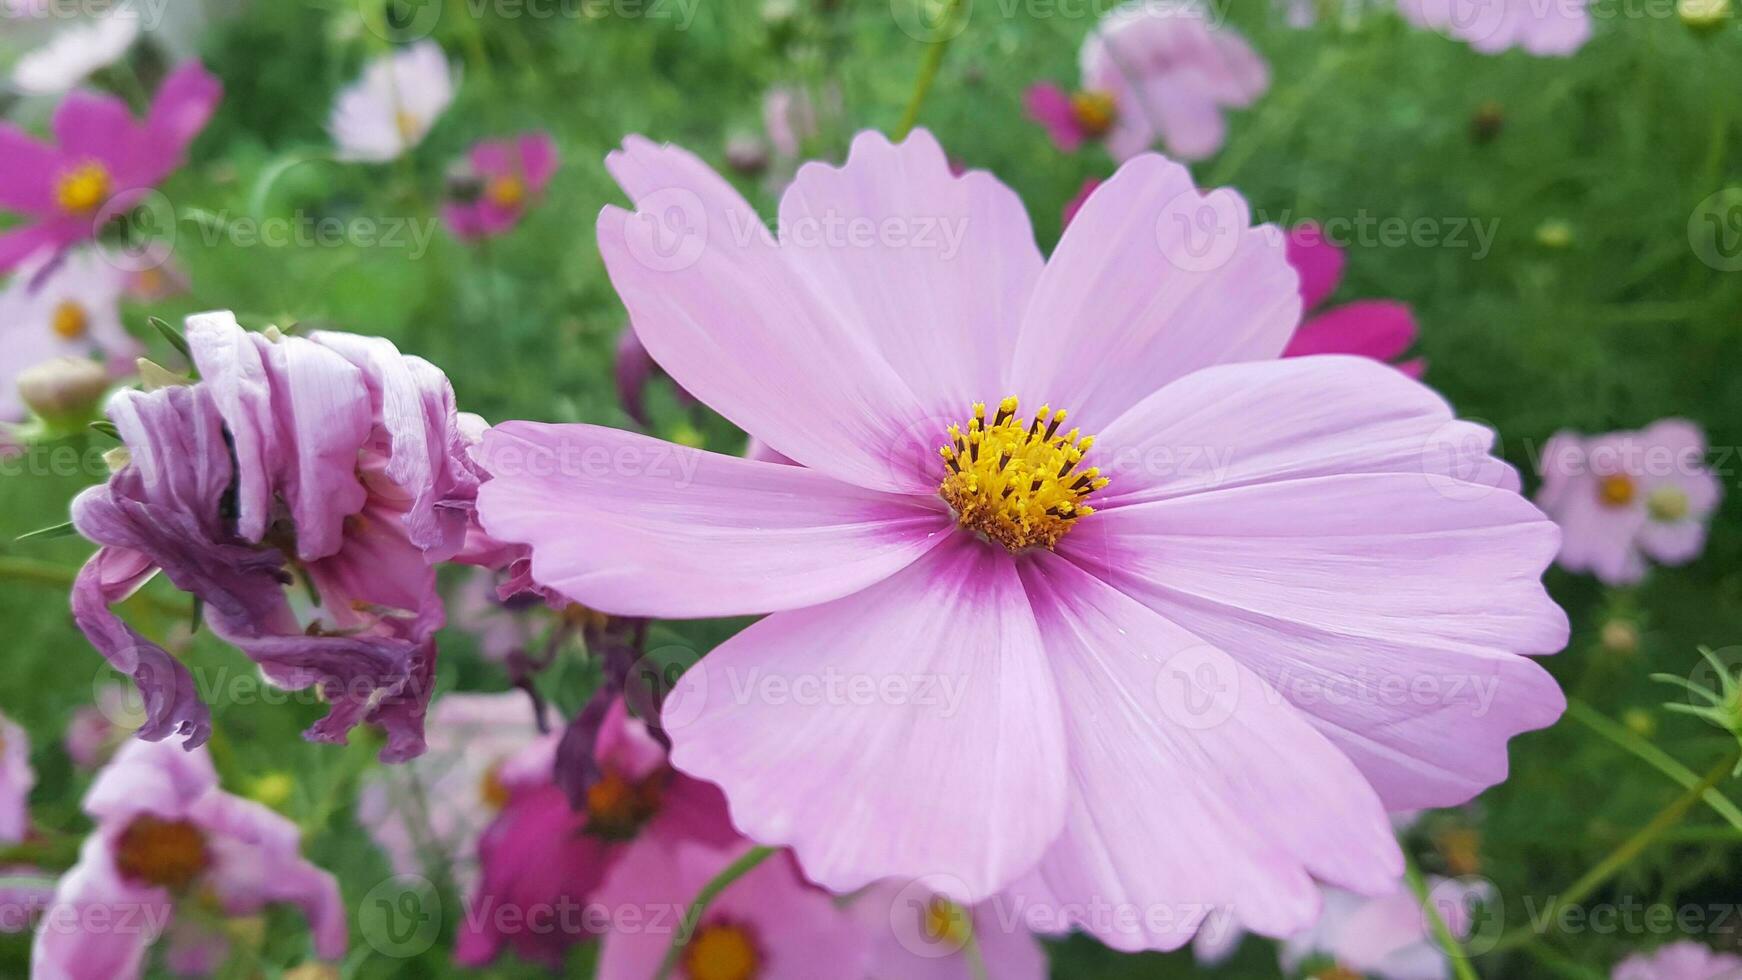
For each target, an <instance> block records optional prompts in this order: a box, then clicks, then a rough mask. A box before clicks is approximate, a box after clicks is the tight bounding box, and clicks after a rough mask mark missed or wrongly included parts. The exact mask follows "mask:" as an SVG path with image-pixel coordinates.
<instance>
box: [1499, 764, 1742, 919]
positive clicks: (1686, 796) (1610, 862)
mask: <svg viewBox="0 0 1742 980" xmlns="http://www.w3.org/2000/svg"><path fill="white" fill-rule="evenodd" d="M1735 765H1736V756H1735V755H1734V754H1732V755H1730V756H1728V757H1727V758H1725V759H1724V761H1723V762H1720V763H1719V764H1718V765H1716V766H1714V767H1713V768H1712V770H1711V771H1710V772H1708V773H1706V777H1705V778H1704V779H1702V780H1700V781H1699V782H1698V783H1696V784H1695V785H1693V786H1690V787H1688V790H1687V792H1685V793H1683V794H1682V795H1680V796H1678V797H1676V798H1675V800H1674V801H1672V802H1671V803H1670V804H1669V805H1668V806H1666V807H1664V808H1663V809H1662V810H1659V811H1658V813H1657V816H1655V817H1652V818H1651V822H1650V823H1648V824H1646V825H1645V826H1643V827H1641V828H1639V830H1638V831H1637V832H1635V833H1634V835H1633V836H1632V837H1629V838H1627V839H1626V840H1625V841H1622V842H1621V846H1619V847H1617V848H1615V850H1613V851H1611V852H1609V856H1608V857H1606V858H1604V859H1603V860H1601V861H1599V862H1597V863H1596V865H1594V866H1593V867H1592V868H1591V870H1589V871H1587V872H1585V873H1584V875H1583V876H1581V877H1580V878H1579V880H1577V881H1575V882H1573V883H1572V884H1571V885H1569V886H1568V887H1567V890H1566V891H1565V892H1563V893H1561V894H1560V895H1558V896H1556V897H1554V898H1551V899H1550V900H1549V903H1548V906H1547V907H1546V908H1545V909H1544V910H1543V916H1542V921H1543V922H1545V923H1553V922H1554V921H1555V918H1556V916H1557V913H1559V911H1560V910H1561V909H1563V908H1565V907H1567V906H1569V905H1577V904H1578V903H1579V902H1581V901H1584V899H1585V898H1586V897H1587V896H1589V895H1590V894H1591V893H1592V892H1594V891H1596V890H1597V889H1598V888H1601V887H1602V886H1603V884H1604V883H1605V882H1607V881H1608V880H1609V879H1610V878H1612V877H1614V876H1615V875H1616V874H1617V873H1619V872H1620V871H1621V870H1622V869H1623V868H1625V867H1627V865H1629V864H1631V863H1632V862H1633V859H1634V858H1636V857H1638V856H1639V855H1640V853H1641V852H1643V851H1644V850H1645V849H1646V848H1647V847H1650V846H1651V844H1652V843H1653V842H1655V841H1656V840H1657V839H1658V837H1660V836H1662V834H1663V832H1664V831H1666V830H1669V829H1670V828H1671V827H1674V826H1675V825H1676V824H1678V823H1681V821H1682V818H1683V817H1686V816H1687V815H1688V811H1689V810H1692V809H1693V808H1694V804H1696V803H1698V802H1700V800H1701V798H1703V797H1704V796H1705V794H1706V791H1707V790H1709V789H1711V788H1712V787H1713V786H1716V785H1717V784H1718V782H1719V780H1722V779H1723V778H1724V777H1725V776H1727V775H1729V774H1730V770H1731V768H1732V767H1734V766H1735ZM1535 935H1536V932H1535V930H1534V929H1533V928H1532V927H1530V926H1528V925H1526V926H1520V927H1518V928H1517V929H1514V930H1512V931H1511V932H1508V933H1506V934H1505V935H1504V936H1501V937H1500V939H1499V940H1498V941H1497V942H1495V944H1494V946H1493V948H1492V949H1491V950H1489V952H1495V951H1498V950H1503V949H1511V948H1513V947H1516V946H1520V945H1522V944H1525V943H1528V942H1530V941H1531V940H1532V939H1534V938H1535Z"/></svg>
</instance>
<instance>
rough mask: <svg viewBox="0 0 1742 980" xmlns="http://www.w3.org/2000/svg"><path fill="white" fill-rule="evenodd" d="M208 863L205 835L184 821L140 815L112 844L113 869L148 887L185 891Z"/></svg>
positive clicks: (209, 860)
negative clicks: (113, 851)
mask: <svg viewBox="0 0 1742 980" xmlns="http://www.w3.org/2000/svg"><path fill="white" fill-rule="evenodd" d="M210 864H211V855H210V853H209V852H208V851H207V850H206V835H205V834H204V833H203V832H201V830H200V828H198V827H196V826H194V825H193V824H192V823H189V822H188V821H186V820H164V819H162V818H160V817H154V816H152V815H151V814H148V813H147V814H141V815H140V816H137V817H134V818H133V822H132V823H130V824H128V825H127V829H126V830H123V831H122V832H121V836H120V838H118V839H117V840H116V842H115V870H117V871H119V872H121V875H122V876H123V877H126V878H131V879H133V880H134V881H138V882H143V883H145V884H148V885H156V886H158V887H161V888H173V889H181V888H185V887H187V885H188V884H189V883H191V882H192V881H193V880H194V879H195V878H197V877H199V875H200V872H202V871H204V870H206V868H207V866H208V865H210Z"/></svg>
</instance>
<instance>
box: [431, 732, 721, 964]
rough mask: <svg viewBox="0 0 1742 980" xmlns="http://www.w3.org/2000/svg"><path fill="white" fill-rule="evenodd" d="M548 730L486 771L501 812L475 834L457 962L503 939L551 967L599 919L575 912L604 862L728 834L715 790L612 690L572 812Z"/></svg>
mask: <svg viewBox="0 0 1742 980" xmlns="http://www.w3.org/2000/svg"><path fill="white" fill-rule="evenodd" d="M558 738H559V733H555V732H553V733H551V734H550V735H549V736H545V737H543V738H541V739H539V740H538V741H536V742H534V743H533V744H531V745H530V746H528V747H527V748H525V749H523V750H522V751H520V752H519V753H516V754H515V755H514V756H512V757H510V758H509V759H508V760H507V761H506V762H505V763H503V764H502V765H501V766H499V767H498V768H497V769H496V770H495V779H496V789H495V792H497V793H498V794H499V799H500V800H501V804H500V813H499V815H498V816H497V817H496V819H495V821H494V822H493V823H491V824H490V826H489V828H488V829H486V830H485V831H484V834H483V836H482V837H481V838H480V839H479V841H478V862H479V864H480V866H481V869H482V871H481V875H480V880H479V884H478V886H477V888H476V890H475V891H473V892H472V898H471V901H470V903H469V904H468V906H467V909H466V911H465V914H464V916H463V917H462V919H461V923H460V938H459V942H458V944H457V945H456V946H455V948H454V959H456V960H457V961H459V962H460V963H462V964H465V965H467V966H483V965H485V964H488V963H489V962H490V961H492V960H494V959H495V958H496V957H497V956H498V955H499V954H500V953H501V952H502V949H503V947H504V946H509V947H512V948H513V950H514V952H515V953H517V954H518V955H520V956H521V957H522V958H524V959H527V960H530V961H532V962H536V963H544V964H547V965H549V966H551V967H552V968H553V969H555V968H559V967H561V965H562V962H563V956H564V954H565V953H566V952H567V950H568V948H569V947H570V946H572V945H574V944H575V943H577V942H583V941H585V940H587V939H591V938H593V937H594V935H595V933H596V931H597V929H598V925H599V924H598V923H593V922H589V921H587V919H586V918H585V916H584V914H583V912H584V909H585V908H586V906H587V905H588V904H589V903H591V902H596V901H600V899H595V898H594V891H595V890H596V889H598V888H599V885H600V883H601V882H602V881H604V880H605V878H606V876H607V875H609V874H610V873H611V870H612V869H613V868H614V867H618V866H620V865H621V864H623V863H626V862H630V861H633V860H635V855H637V854H644V853H649V852H651V853H654V854H667V853H670V852H671V851H672V849H673V848H675V847H676V846H677V845H678V842H680V841H697V842H700V843H702V844H705V845H707V846H709V847H725V846H728V845H730V844H732V843H734V842H735V841H736V840H737V839H738V837H737V834H736V833H734V832H733V830H732V826H731V824H730V823H729V822H728V821H727V819H726V805H725V801H724V800H722V799H721V798H720V792H719V790H718V789H716V788H715V787H713V786H710V785H708V784H707V783H703V782H698V781H696V780H694V779H690V778H689V777H687V776H684V775H682V774H680V773H676V772H673V771H672V770H671V768H670V766H669V765H667V763H666V758H665V750H664V749H663V748H661V747H660V745H659V743H658V742H656V741H654V739H653V736H652V735H650V734H649V733H648V731H647V726H646V725H644V724H643V723H642V722H640V721H639V720H637V719H633V718H630V717H629V713H628V710H627V709H626V708H625V707H624V704H623V702H622V700H618V701H616V702H614V703H613V704H612V705H611V707H610V709H609V710H608V712H607V713H606V715H605V720H604V724H603V725H602V726H601V727H600V729H599V735H598V739H597V741H596V742H595V743H594V747H593V756H594V758H595V759H596V760H597V761H598V764H599V768H600V772H601V776H600V778H599V779H598V780H597V781H596V782H595V783H593V785H592V786H590V787H589V788H588V790H587V801H586V803H587V805H586V808H585V809H584V810H582V811H576V810H573V809H571V808H570V807H569V801H568V798H567V796H565V795H564V793H563V790H562V788H561V787H559V786H558V785H557V783H556V779H555V766H556V750H557V741H558ZM681 900H682V901H687V900H688V899H687V898H685V899H681ZM532 926H538V927H537V928H533V927H532ZM668 938H669V937H668ZM647 975H648V976H652V972H651V971H649V972H648V974H647Z"/></svg>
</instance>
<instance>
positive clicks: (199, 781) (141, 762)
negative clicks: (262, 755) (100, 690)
mask: <svg viewBox="0 0 1742 980" xmlns="http://www.w3.org/2000/svg"><path fill="white" fill-rule="evenodd" d="M217 788H218V773H217V770H215V769H213V768H212V759H211V756H210V755H208V754H207V753H206V752H205V750H203V749H195V750H188V749H184V748H183V747H182V746H181V745H180V744H179V743H175V742H145V741H141V740H139V739H129V740H128V741H127V742H125V743H123V744H122V746H121V747H120V749H118V750H116V752H115V758H114V759H113V760H111V761H110V762H109V764H108V765H107V766H105V767H103V770H102V771H101V772H99V773H97V778H96V779H95V780H93V781H92V783H91V788H90V789H88V790H86V791H85V798H84V801H83V802H82V803H81V804H80V806H81V808H82V809H83V810H84V811H85V812H86V813H87V814H89V815H90V816H91V817H93V818H95V819H96V820H98V821H99V822H102V823H118V822H123V821H125V820H127V819H128V818H130V817H132V816H133V815H134V814H136V813H140V812H141V811H144V812H149V813H155V814H159V815H162V816H179V815H180V814H182V813H185V812H187V810H188V808H189V807H191V806H193V804H194V803H195V802H197V801H198V800H199V799H201V798H202V797H204V796H206V795H208V794H210V793H211V792H212V791H213V790H216V789H217Z"/></svg>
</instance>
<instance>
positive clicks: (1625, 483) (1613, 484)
mask: <svg viewBox="0 0 1742 980" xmlns="http://www.w3.org/2000/svg"><path fill="white" fill-rule="evenodd" d="M1636 492H1637V488H1635V487H1634V485H1633V478H1632V477H1630V476H1628V475H1627V474H1625V473H1611V474H1609V475H1608V476H1606V477H1603V479H1602V480H1600V481H1598V483H1597V499H1598V500H1599V501H1602V503H1603V506H1605V507H1625V506H1627V505H1628V504H1630V503H1632V502H1633V495H1634V494H1635V493H1636Z"/></svg>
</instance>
